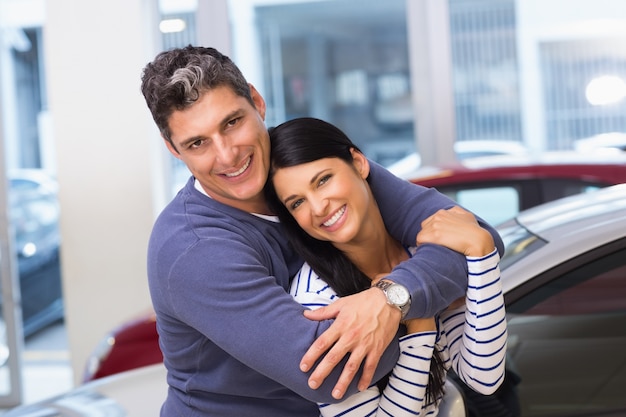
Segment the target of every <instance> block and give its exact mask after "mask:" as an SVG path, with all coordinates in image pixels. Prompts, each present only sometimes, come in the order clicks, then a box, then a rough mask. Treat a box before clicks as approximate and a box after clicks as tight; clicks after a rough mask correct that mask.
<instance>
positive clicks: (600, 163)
mask: <svg viewBox="0 0 626 417" xmlns="http://www.w3.org/2000/svg"><path fill="white" fill-rule="evenodd" d="M409 178H410V179H411V181H413V182H415V183H417V184H421V185H424V186H427V187H435V188H437V189H438V190H439V191H441V192H443V193H445V194H447V195H448V196H450V197H451V198H452V199H454V200H456V201H458V202H459V204H461V205H463V206H465V207H466V208H468V209H470V210H472V211H473V212H474V213H476V214H478V215H479V216H481V217H483V218H484V219H485V220H487V221H488V222H490V223H491V224H494V225H496V224H498V223H500V222H501V221H504V220H507V219H509V218H512V217H514V216H515V215H516V214H517V213H518V212H519V211H520V210H524V209H526V208H529V207H532V206H535V205H538V204H541V203H544V202H547V201H551V200H555V199H557V198H560V197H565V196H569V195H572V194H578V193H581V192H586V191H591V190H594V189H597V188H601V187H606V186H609V185H614V184H620V183H624V182H626V154H624V155H584V154H577V153H569V152H568V153H546V154H542V155H541V156H539V157H531V156H515V157H500V156H498V157H485V158H475V159H468V160H464V161H463V162H462V164H461V163H459V164H457V165H454V166H447V167H444V166H442V167H437V168H420V169H418V170H416V171H415V172H414V173H413V174H411V175H410V177H409ZM161 361H163V356H162V355H161V351H160V349H159V343H158V335H157V332H156V323H155V317H154V313H153V312H149V313H148V314H146V315H145V316H144V317H140V318H139V319H134V320H132V321H129V322H128V323H125V324H123V325H122V326H120V327H118V328H117V329H115V330H113V331H112V332H110V333H109V334H108V335H107V336H106V337H105V339H104V340H103V342H102V343H101V344H100V345H99V346H98V348H97V349H96V350H95V351H94V353H93V355H92V357H91V358H90V359H89V361H88V364H87V369H86V371H85V375H84V380H85V381H88V380H92V379H97V378H100V377H103V376H106V375H111V374H114V373H117V372H121V371H123V370H128V369H132V368H137V367H140V366H145V365H149V364H152V363H157V362H161Z"/></svg>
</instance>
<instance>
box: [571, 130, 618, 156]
mask: <svg viewBox="0 0 626 417" xmlns="http://www.w3.org/2000/svg"><path fill="white" fill-rule="evenodd" d="M574 149H575V150H576V151H578V152H583V153H590V152H602V153H608V152H626V133H623V132H610V133H601V134H599V135H594V136H591V137H588V138H584V139H578V140H576V141H574Z"/></svg>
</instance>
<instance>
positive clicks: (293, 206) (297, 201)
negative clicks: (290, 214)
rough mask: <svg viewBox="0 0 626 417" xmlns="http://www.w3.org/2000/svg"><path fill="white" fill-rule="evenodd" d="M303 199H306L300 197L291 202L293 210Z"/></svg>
mask: <svg viewBox="0 0 626 417" xmlns="http://www.w3.org/2000/svg"><path fill="white" fill-rule="evenodd" d="M303 201H304V200H303V199H301V198H299V199H297V200H296V201H294V202H293V203H291V210H295V209H297V208H298V207H300V205H301V204H302V202H303Z"/></svg>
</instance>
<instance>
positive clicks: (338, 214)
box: [322, 205, 346, 227]
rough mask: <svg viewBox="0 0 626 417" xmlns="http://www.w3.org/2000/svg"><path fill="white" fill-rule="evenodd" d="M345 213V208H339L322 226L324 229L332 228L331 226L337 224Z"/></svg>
mask: <svg viewBox="0 0 626 417" xmlns="http://www.w3.org/2000/svg"><path fill="white" fill-rule="evenodd" d="M345 212H346V206H345V205H343V206H341V208H340V209H339V210H337V211H336V212H335V214H333V215H332V216H331V217H330V218H329V219H328V220H326V221H325V222H324V223H322V226H324V227H332V226H333V225H335V224H336V223H337V221H338V220H339V219H340V218H341V217H342V216H343V214H344V213H345Z"/></svg>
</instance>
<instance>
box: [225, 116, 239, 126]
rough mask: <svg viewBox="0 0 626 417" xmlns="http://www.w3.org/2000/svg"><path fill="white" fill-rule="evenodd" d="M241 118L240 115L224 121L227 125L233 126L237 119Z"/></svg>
mask: <svg viewBox="0 0 626 417" xmlns="http://www.w3.org/2000/svg"><path fill="white" fill-rule="evenodd" d="M240 119H241V117H235V118H234V119H231V120H229V121H228V123H226V124H227V125H228V126H234V125H236V124H237V123H238V122H239V120H240Z"/></svg>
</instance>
